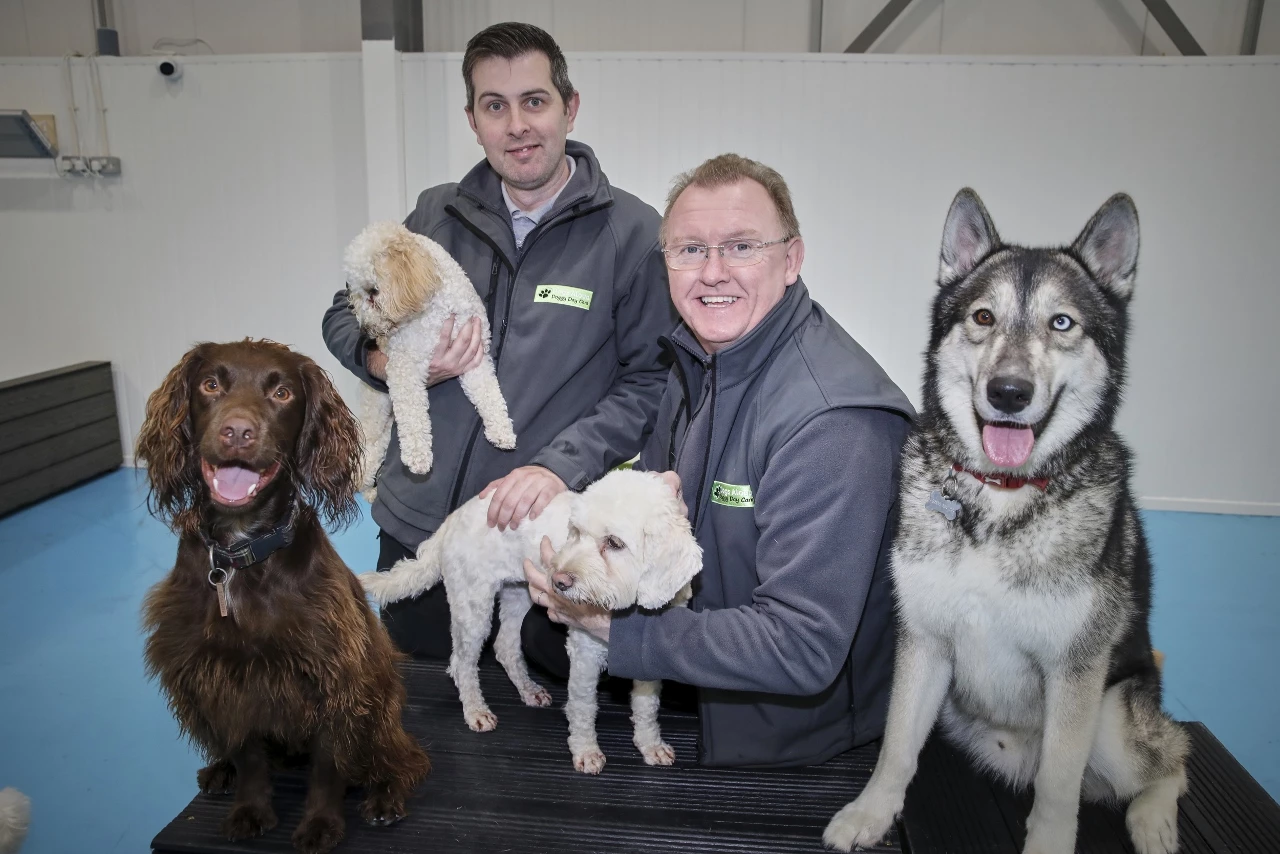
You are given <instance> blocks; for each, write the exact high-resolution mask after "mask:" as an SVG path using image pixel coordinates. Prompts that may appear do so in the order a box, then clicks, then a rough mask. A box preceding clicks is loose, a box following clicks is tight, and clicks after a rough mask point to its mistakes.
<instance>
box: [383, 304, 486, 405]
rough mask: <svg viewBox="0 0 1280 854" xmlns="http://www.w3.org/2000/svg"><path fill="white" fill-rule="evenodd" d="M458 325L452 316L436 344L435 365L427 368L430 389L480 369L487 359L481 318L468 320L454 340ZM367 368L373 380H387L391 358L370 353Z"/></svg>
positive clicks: (432, 364)
mask: <svg viewBox="0 0 1280 854" xmlns="http://www.w3.org/2000/svg"><path fill="white" fill-rule="evenodd" d="M455 321H456V317H455V316H453V315H450V316H449V319H448V320H446V321H445V322H444V326H442V327H441V328H440V340H439V341H438V342H437V343H436V349H435V352H434V353H432V354H431V363H430V364H429V365H428V366H427V387H428V388H430V387H431V386H433V385H436V384H438V383H442V382H444V381H445V380H451V379H453V378H454V377H460V376H462V375H463V374H465V373H466V372H467V371H470V370H474V369H475V368H478V367H479V366H480V360H481V359H483V358H484V336H483V335H481V334H480V320H479V318H476V317H473V318H471V319H470V320H468V321H467V322H466V323H465V324H464V325H463V327H462V329H461V330H459V332H458V337H456V338H455V337H454V336H453V327H454V323H455ZM365 367H366V368H367V369H368V370H369V373H370V374H372V375H373V376H375V377H377V378H378V379H380V380H385V379H386V378H387V354H386V353H384V352H382V351H381V350H376V349H375V350H370V351H369V353H368V355H367V356H366V357H365Z"/></svg>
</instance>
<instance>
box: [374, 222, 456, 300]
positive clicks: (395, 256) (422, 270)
mask: <svg viewBox="0 0 1280 854" xmlns="http://www.w3.org/2000/svg"><path fill="white" fill-rule="evenodd" d="M373 269H374V271H375V273H376V274H377V279H378V290H379V292H380V293H381V294H382V307H383V310H384V311H385V312H386V314H387V317H388V318H389V319H390V320H391V321H392V322H393V323H399V322H400V321H402V320H404V318H406V317H409V316H411V315H413V314H416V313H417V312H419V311H421V310H422V307H423V306H424V305H426V303H427V301H428V300H430V299H431V298H432V297H433V296H435V294H436V292H437V291H439V290H440V288H441V286H442V284H443V282H442V281H441V279H440V272H439V269H438V267H437V265H436V260H435V258H433V257H432V256H431V252H430V251H429V250H428V248H427V246H426V244H425V242H424V240H423V239H421V238H419V237H418V235H416V234H414V233H413V232H412V231H409V229H407V228H405V227H403V226H398V227H396V228H395V229H394V230H393V231H392V233H391V234H390V236H389V237H388V238H387V241H386V243H385V244H384V245H383V247H382V251H381V252H380V253H379V254H378V256H377V258H375V259H374V262H373Z"/></svg>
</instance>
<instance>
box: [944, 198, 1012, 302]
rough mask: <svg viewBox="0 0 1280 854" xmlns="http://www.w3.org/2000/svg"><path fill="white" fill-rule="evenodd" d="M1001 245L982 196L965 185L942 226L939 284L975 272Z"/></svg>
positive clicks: (953, 202)
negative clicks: (983, 260)
mask: <svg viewBox="0 0 1280 854" xmlns="http://www.w3.org/2000/svg"><path fill="white" fill-rule="evenodd" d="M999 246H1000V235H999V234H997V233H996V226H995V223H993V222H992V221H991V216H990V215H989V214H988V213H987V209H986V208H985V207H983V205H982V199H980V198H978V194H977V193H975V192H974V191H973V190H971V189H969V188H968V187H965V188H964V189H963V190H961V191H960V192H958V193H956V197H955V198H954V199H953V200H952V201H951V210H949V211H947V224H946V225H944V226H943V227H942V252H941V257H940V259H939V261H938V284H939V285H946V284H949V283H951V282H954V281H955V280H956V279H961V278H964V277H965V276H967V275H969V273H971V272H973V268H974V267H976V266H978V264H979V263H980V262H981V261H982V259H983V258H985V257H987V256H988V255H990V254H991V252H992V250H994V249H996V248H997V247H999Z"/></svg>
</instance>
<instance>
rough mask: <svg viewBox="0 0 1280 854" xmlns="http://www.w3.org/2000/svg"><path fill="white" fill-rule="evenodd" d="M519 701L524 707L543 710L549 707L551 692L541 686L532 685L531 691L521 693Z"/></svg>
mask: <svg viewBox="0 0 1280 854" xmlns="http://www.w3.org/2000/svg"><path fill="white" fill-rule="evenodd" d="M520 699H521V700H524V704H525V705H526V706H537V707H538V708H542V709H545V708H546V707H547V706H550V705H551V692H550V691H548V690H547V689H546V688H543V687H542V686H541V685H534V686H533V690H531V691H521V692H520Z"/></svg>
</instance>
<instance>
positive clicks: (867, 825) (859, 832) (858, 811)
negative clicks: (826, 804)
mask: <svg viewBox="0 0 1280 854" xmlns="http://www.w3.org/2000/svg"><path fill="white" fill-rule="evenodd" d="M896 812H897V810H896V809H894V807H893V805H892V804H890V803H888V802H887V801H884V800H882V799H880V798H877V797H875V796H874V795H872V796H871V797H870V798H868V797H867V795H866V793H864V794H862V795H860V796H859V797H858V799H857V800H855V801H853V802H852V803H849V804H845V806H844V808H843V809H841V810H840V812H838V813H836V814H835V817H833V818H832V819H831V821H830V822H828V823H827V829H826V830H824V831H823V832H822V841H823V842H824V843H826V845H827V846H828V847H829V848H834V849H836V850H837V851H852V850H853V849H855V848H866V847H868V846H871V845H875V844H876V843H877V842H879V841H880V840H882V839H884V837H885V835H886V834H887V833H888V832H889V829H890V828H891V827H893V816H894V814H895V813H896Z"/></svg>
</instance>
